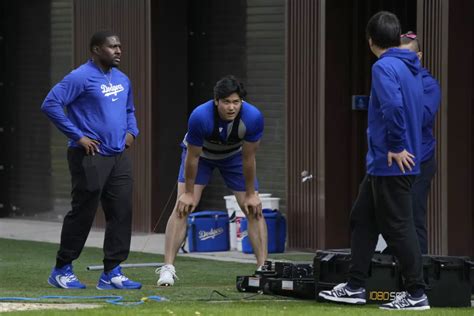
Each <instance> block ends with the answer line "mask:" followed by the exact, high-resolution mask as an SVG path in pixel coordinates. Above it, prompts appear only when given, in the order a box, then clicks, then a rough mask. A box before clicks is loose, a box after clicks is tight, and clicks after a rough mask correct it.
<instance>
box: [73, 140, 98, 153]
mask: <svg viewBox="0 0 474 316" xmlns="http://www.w3.org/2000/svg"><path fill="white" fill-rule="evenodd" d="M77 143H78V144H79V145H81V146H82V147H83V148H84V150H85V151H86V155H88V156H89V155H92V156H94V155H95V153H96V152H99V146H100V143H99V142H98V141H96V140H95V139H90V138H89V137H87V136H83V137H81V138H80V139H79V140H78V141H77Z"/></svg>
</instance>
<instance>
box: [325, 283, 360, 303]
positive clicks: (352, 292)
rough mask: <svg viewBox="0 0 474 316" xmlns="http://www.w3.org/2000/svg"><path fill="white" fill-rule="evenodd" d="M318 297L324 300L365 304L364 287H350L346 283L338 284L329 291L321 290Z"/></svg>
mask: <svg viewBox="0 0 474 316" xmlns="http://www.w3.org/2000/svg"><path fill="white" fill-rule="evenodd" d="M319 297H320V298H322V299H325V300H326V301H331V302H338V303H347V304H365V302H366V294H365V289H364V288H363V287H361V288H358V289H351V288H349V287H348V286H347V283H341V284H338V285H336V286H335V287H334V288H333V289H332V290H329V291H321V292H319Z"/></svg>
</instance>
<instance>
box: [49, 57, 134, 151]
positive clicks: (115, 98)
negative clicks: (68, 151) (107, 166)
mask: <svg viewBox="0 0 474 316" xmlns="http://www.w3.org/2000/svg"><path fill="white" fill-rule="evenodd" d="M64 109H65V110H66V113H64ZM41 110H42V111H43V112H44V113H46V115H47V116H48V117H49V119H50V120H51V121H52V122H53V123H54V124H55V125H56V127H57V128H58V129H59V130H61V132H63V133H64V134H65V135H66V136H67V137H68V138H69V146H70V147H79V146H80V145H78V144H77V143H76V142H77V141H78V140H79V139H80V138H81V137H83V136H87V137H89V138H91V139H95V140H97V141H99V142H100V146H99V154H101V155H104V156H113V155H116V154H118V153H121V152H122V151H124V149H125V137H126V134H127V133H130V134H132V135H133V136H134V137H136V136H137V135H138V133H139V131H138V127H137V121H136V118H135V106H134V103H133V94H132V87H131V83H130V80H129V79H128V77H127V76H126V75H125V74H124V73H123V72H121V71H120V70H118V69H117V68H111V69H110V71H109V72H107V73H104V72H102V70H101V69H100V68H99V67H98V66H97V65H96V64H95V63H94V62H93V61H92V60H89V61H88V62H87V63H85V64H83V65H81V66H80V67H78V68H77V69H75V70H73V71H72V72H71V73H69V74H68V75H67V76H66V77H64V79H63V80H62V81H61V82H59V83H58V84H57V85H55V86H54V87H53V89H51V91H50V92H49V94H48V95H47V97H46V99H45V100H44V102H43V105H42V106H41Z"/></svg>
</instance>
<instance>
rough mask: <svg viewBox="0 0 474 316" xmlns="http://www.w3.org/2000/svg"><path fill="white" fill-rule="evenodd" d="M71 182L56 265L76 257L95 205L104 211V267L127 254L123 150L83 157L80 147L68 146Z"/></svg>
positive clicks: (128, 176)
mask: <svg viewBox="0 0 474 316" xmlns="http://www.w3.org/2000/svg"><path fill="white" fill-rule="evenodd" d="M67 154H68V163H69V171H70V173H71V182H72V192H71V195H72V202H71V206H72V210H71V211H69V212H68V213H67V215H66V217H65V218H64V222H63V227H62V231H61V244H60V248H59V251H58V254H57V257H56V267H58V268H61V267H63V266H64V265H66V264H69V263H71V262H72V261H73V260H75V259H77V258H78V257H79V255H80V254H81V251H82V249H83V248H84V244H85V242H86V239H87V236H88V235H89V232H90V229H91V226H92V223H93V221H94V217H95V214H96V211H97V208H98V206H99V202H101V203H102V208H103V210H104V213H105V220H106V228H105V239H104V270H105V271H110V270H112V269H113V268H115V267H116V266H117V265H119V264H120V262H122V261H124V260H126V259H127V257H128V253H129V251H130V239H131V223H132V185H133V180H132V164H131V161H130V158H129V157H128V155H127V154H125V152H123V153H121V154H119V155H116V156H113V157H106V156H101V155H99V154H96V155H95V156H87V155H86V154H85V151H84V150H83V149H82V148H69V149H68V153H67Z"/></svg>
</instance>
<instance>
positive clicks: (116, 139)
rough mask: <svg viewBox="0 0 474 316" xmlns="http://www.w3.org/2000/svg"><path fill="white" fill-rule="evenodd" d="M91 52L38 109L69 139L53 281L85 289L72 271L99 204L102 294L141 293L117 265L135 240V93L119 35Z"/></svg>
mask: <svg viewBox="0 0 474 316" xmlns="http://www.w3.org/2000/svg"><path fill="white" fill-rule="evenodd" d="M90 51H91V54H92V58H91V59H90V60H89V61H88V62H86V63H85V64H83V65H82V66H80V67H78V68H77V69H75V70H73V71H72V72H71V73H70V74H68V75H67V76H66V77H64V79H63V80H62V81H61V82H59V83H58V84H57V85H55V86H54V87H53V89H52V90H51V91H50V92H49V94H48V96H47V97H46V99H45V100H44V103H43V105H42V106H41V110H42V111H43V112H44V113H45V114H46V115H47V116H48V117H49V119H50V120H51V121H52V122H53V123H54V124H55V125H56V127H57V128H58V129H59V130H60V131H61V132H63V133H64V134H65V135H66V136H67V137H68V138H69V148H68V152H67V159H68V164H69V171H70V173H71V182H72V191H71V196H72V202H71V206H72V210H71V211H70V212H68V213H67V215H66V216H65V218H64V222H63V227H62V231H61V244H60V246H59V251H58V253H57V256H56V266H55V267H54V268H53V270H52V272H51V275H50V277H49V279H48V283H49V284H51V285H52V286H55V287H58V288H65V289H83V288H85V285H84V284H82V283H81V282H80V281H79V280H78V278H77V277H76V276H75V274H74V272H73V269H72V261H73V260H75V259H77V258H78V257H79V255H80V254H81V251H82V249H83V248H84V244H85V242H86V239H87V236H88V235H89V231H90V229H91V226H92V222H93V221H94V216H95V213H96V211H97V207H98V206H99V202H101V203H102V208H103V210H104V213H105V220H106V228H105V240H104V261H103V262H104V272H103V273H102V275H101V276H100V279H99V282H98V284H97V289H99V290H106V289H139V288H141V284H140V283H137V282H134V281H131V280H129V279H128V278H127V277H126V276H124V275H123V274H122V272H121V269H120V266H119V264H120V263H121V262H122V261H124V260H126V259H127V257H128V254H129V251H130V239H131V224H132V182H133V180H132V164H131V161H130V158H129V157H128V155H127V154H126V153H125V149H126V148H128V147H130V146H131V145H132V143H133V141H134V139H135V137H137V135H138V128H137V122H136V119H135V107H134V104H133V96H132V87H131V84H130V80H129V79H128V77H127V76H126V75H125V74H124V73H122V72H121V71H120V70H118V69H117V67H118V66H119V64H120V57H121V52H122V51H121V44H120V40H119V38H118V36H117V35H116V34H114V33H111V32H97V33H95V34H94V35H93V36H92V38H91V41H90ZM63 108H65V109H66V111H67V115H65V114H64V111H63Z"/></svg>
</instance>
